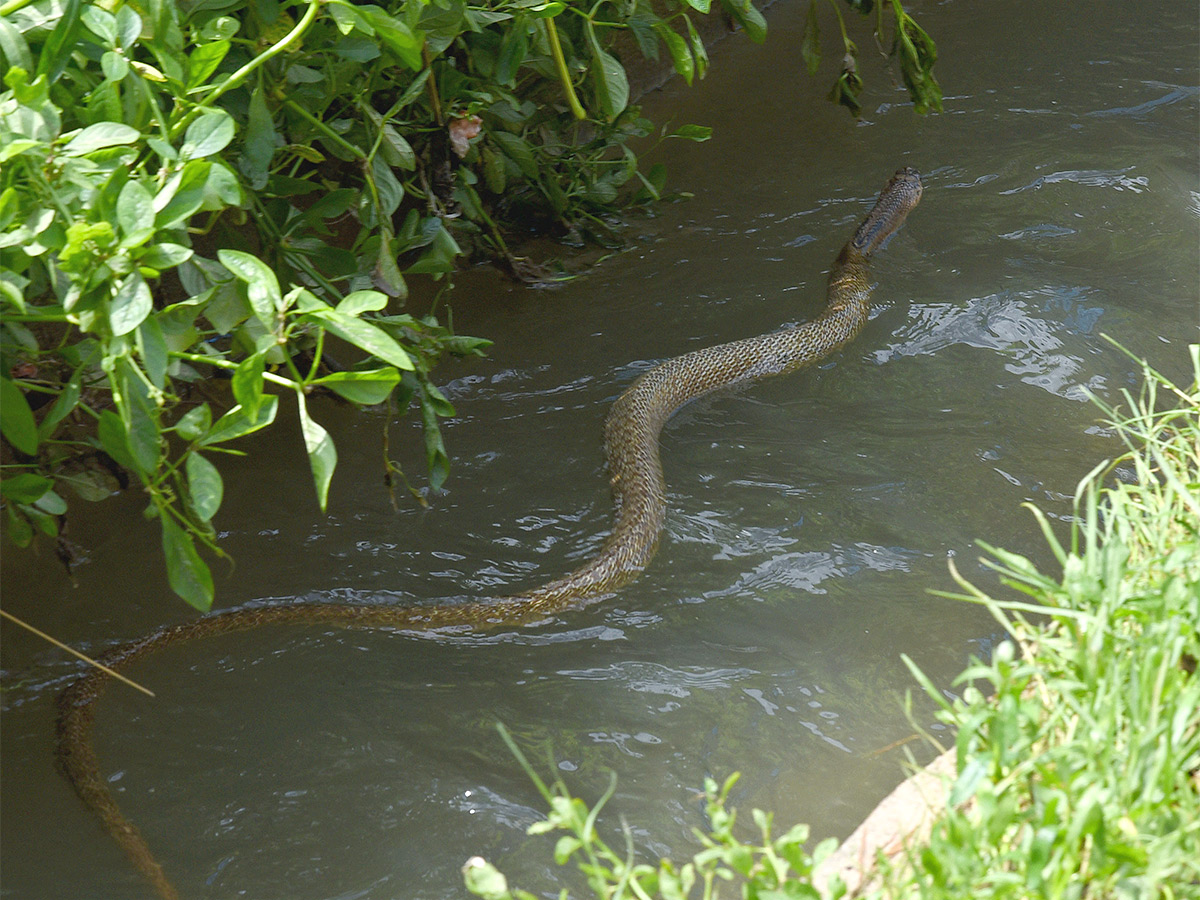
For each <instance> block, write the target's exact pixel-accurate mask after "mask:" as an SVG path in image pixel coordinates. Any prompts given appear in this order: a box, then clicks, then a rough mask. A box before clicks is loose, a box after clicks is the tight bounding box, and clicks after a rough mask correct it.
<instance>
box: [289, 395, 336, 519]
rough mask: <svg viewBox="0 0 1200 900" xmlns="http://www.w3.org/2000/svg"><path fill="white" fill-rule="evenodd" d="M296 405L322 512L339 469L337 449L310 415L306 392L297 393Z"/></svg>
mask: <svg viewBox="0 0 1200 900" xmlns="http://www.w3.org/2000/svg"><path fill="white" fill-rule="evenodd" d="M296 405H297V407H298V408H299V410H300V431H301V433H302V434H303V435H304V449H305V450H306V451H307V452H308V463H309V465H310V466H311V467H312V475H313V484H314V485H315V486H316V489H317V502H318V503H319V504H320V505H321V512H325V507H326V505H327V503H328V500H329V482H330V480H331V479H332V478H333V470H334V469H335V468H337V448H335V447H334V446H333V440H332V439H331V438H330V437H329V433H328V432H327V431H326V430H325V429H324V428H322V427H321V426H320V425H318V424H317V423H316V422H314V421H313V420H312V419H311V418H310V417H309V415H308V406H307V404H306V403H305V402H304V392H303V391H297V392H296Z"/></svg>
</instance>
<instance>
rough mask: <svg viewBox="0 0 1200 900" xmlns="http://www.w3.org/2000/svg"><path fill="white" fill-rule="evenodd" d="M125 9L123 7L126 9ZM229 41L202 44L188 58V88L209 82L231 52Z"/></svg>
mask: <svg viewBox="0 0 1200 900" xmlns="http://www.w3.org/2000/svg"><path fill="white" fill-rule="evenodd" d="M124 8H125V7H122V9H124ZM229 47H230V43H229V41H211V42H209V43H207V44H201V45H200V46H199V47H197V48H196V49H195V50H193V51H192V52H191V54H190V55H189V56H188V66H187V69H188V76H187V86H188V88H189V89H190V88H195V87H199V86H200V85H201V84H203V83H204V82H205V81H207V80H208V76H209V75H211V74H212V73H213V72H215V71H216V70H217V66H219V65H220V64H221V61H222V60H223V59H224V58H225V54H226V53H228V52H229Z"/></svg>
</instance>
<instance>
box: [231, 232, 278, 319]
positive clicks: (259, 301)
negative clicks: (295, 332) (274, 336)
mask: <svg viewBox="0 0 1200 900" xmlns="http://www.w3.org/2000/svg"><path fill="white" fill-rule="evenodd" d="M217 259H219V260H220V261H221V265H223V266H224V267H225V268H227V269H228V270H229V271H230V272H232V273H233V274H234V275H236V276H237V277H238V278H239V279H241V280H242V281H244V282H245V283H246V296H247V297H248V298H249V300H250V306H251V308H253V310H254V315H255V316H256V317H257V318H258V320H259V321H260V322H262V324H263V327H264V328H266V329H267V331H269V332H271V333H274V331H275V327H276V324H277V323H276V321H275V318H276V314H277V312H278V310H279V309H280V308H281V307H282V306H283V295H282V294H280V292H279V280H278V279H277V278H276V277H275V273H274V272H273V271H271V267H270V266H268V265H267V264H266V263H265V262H263V261H262V260H261V259H259V258H258V257H257V256H254V255H252V254H250V253H246V252H244V251H242V250H218V251H217Z"/></svg>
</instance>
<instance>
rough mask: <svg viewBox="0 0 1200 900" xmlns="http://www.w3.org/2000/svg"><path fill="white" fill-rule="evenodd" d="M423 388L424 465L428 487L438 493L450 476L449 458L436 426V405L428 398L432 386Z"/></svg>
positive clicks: (440, 431) (440, 432) (440, 433)
mask: <svg viewBox="0 0 1200 900" xmlns="http://www.w3.org/2000/svg"><path fill="white" fill-rule="evenodd" d="M424 387H425V393H424V396H423V397H422V398H421V424H422V425H423V426H424V435H425V464H426V466H428V468H429V486H430V487H432V488H433V489H434V490H435V491H440V490H441V489H442V485H443V484H445V483H446V479H447V478H448V477H449V475H450V456H449V455H448V454H447V453H446V445H445V443H444V442H443V441H442V430H441V428H440V427H439V426H438V414H437V403H436V402H435V401H434V400H432V399H431V398H430V397H429V388H430V387H432V385H428V384H426V385H424ZM442 399H443V400H444V399H445V398H442Z"/></svg>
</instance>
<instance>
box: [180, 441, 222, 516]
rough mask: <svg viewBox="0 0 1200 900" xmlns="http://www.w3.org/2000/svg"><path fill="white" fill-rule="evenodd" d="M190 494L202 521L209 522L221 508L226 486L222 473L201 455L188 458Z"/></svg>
mask: <svg viewBox="0 0 1200 900" xmlns="http://www.w3.org/2000/svg"><path fill="white" fill-rule="evenodd" d="M186 467H187V480H188V493H189V494H191V497H192V509H194V510H195V511H196V515H197V516H198V517H199V518H200V520H201V521H204V522H207V521H209V520H210V519H212V517H213V516H215V515H216V514H217V510H218V509H220V508H221V499H222V497H223V496H224V493H225V485H224V483H223V482H222V481H221V473H220V472H218V471H217V467H216V466H214V465H213V464H212V463H210V462H209V461H208V460H207V459H205V458H204V457H203V456H201V455H200V454H199V453H196V452H194V451H193V452H192V453H189V454H188V458H187V464H186Z"/></svg>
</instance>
